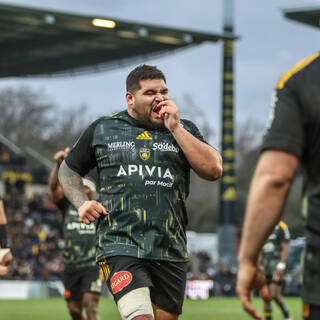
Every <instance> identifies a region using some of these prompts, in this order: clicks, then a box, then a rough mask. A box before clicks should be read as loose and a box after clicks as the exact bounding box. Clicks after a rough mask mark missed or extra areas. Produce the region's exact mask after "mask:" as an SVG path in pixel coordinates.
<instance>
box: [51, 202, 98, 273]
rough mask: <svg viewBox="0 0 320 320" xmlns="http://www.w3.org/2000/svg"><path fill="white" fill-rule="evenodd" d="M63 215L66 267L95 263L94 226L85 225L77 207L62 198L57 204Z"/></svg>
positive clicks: (80, 266) (78, 266)
mask: <svg viewBox="0 0 320 320" xmlns="http://www.w3.org/2000/svg"><path fill="white" fill-rule="evenodd" d="M57 205H58V207H59V208H60V209H61V211H62V213H63V216H64V250H63V255H64V262H65V265H66V267H67V268H72V269H73V268H75V269H79V268H83V267H89V266H95V265H96V226H95V224H94V223H91V224H90V225H86V224H85V223H84V222H82V221H81V219H80V218H79V216H78V211H77V209H76V208H75V207H74V206H73V205H72V204H71V203H70V202H69V201H68V200H67V199H66V198H63V199H62V200H61V201H60V202H59V203H58V204H57Z"/></svg>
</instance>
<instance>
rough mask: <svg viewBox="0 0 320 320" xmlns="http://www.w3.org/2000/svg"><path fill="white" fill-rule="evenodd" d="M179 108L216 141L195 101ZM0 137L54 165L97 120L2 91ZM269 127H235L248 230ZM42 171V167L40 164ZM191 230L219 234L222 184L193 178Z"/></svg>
mask: <svg viewBox="0 0 320 320" xmlns="http://www.w3.org/2000/svg"><path fill="white" fill-rule="evenodd" d="M178 105H181V106H183V107H182V108H181V113H182V114H183V115H184V116H185V117H186V118H189V119H192V120H193V121H194V122H195V123H196V124H197V126H198V127H199V129H200V131H201V132H202V133H203V135H204V137H205V139H206V140H207V141H209V142H210V141H213V140H214V139H215V137H216V132H215V131H214V129H213V128H212V126H211V125H210V119H209V118H208V115H206V114H205V113H204V112H203V111H202V110H201V109H200V108H199V107H198V106H197V104H196V103H195V101H194V99H193V98H192V96H190V95H185V96H184V97H183V99H182V101H181V103H178ZM0 114H1V117H0V133H1V134H2V135H3V136H5V137H6V138H7V139H9V140H10V141H12V142H13V143H15V144H16V145H17V146H19V147H20V148H22V149H25V148H26V147H30V148H32V149H33V150H35V151H36V152H38V153H39V154H41V156H43V157H45V158H47V159H50V160H52V157H53V155H54V153H55V152H56V151H57V150H60V149H64V148H65V147H66V146H72V145H73V143H74V142H75V141H76V139H77V138H78V137H79V136H80V134H81V132H82V131H83V130H84V129H85V128H86V127H87V125H88V124H89V123H90V122H92V121H93V120H94V118H92V117H90V116H89V114H88V110H87V107H86V106H85V105H80V106H77V107H73V108H68V110H65V109H61V108H59V107H58V106H57V105H55V104H54V103H53V102H51V101H50V98H49V97H48V96H46V95H45V94H44V93H42V92H38V91H35V90H33V89H31V88H29V87H20V88H9V87H8V88H4V89H2V90H0ZM263 132H264V127H263V125H262V124H261V123H259V122H258V121H257V120H254V119H248V120H247V121H244V122H242V123H238V122H236V124H235V136H236V137H235V149H236V190H237V205H236V213H235V214H236V221H237V224H238V226H239V227H241V225H242V221H243V216H244V211H245V205H246V201H247V194H248V189H249V185H250V181H251V178H252V174H253V172H254V169H255V166H256V163H257V160H258V157H259V153H260V151H259V150H260V145H261V141H262V136H263ZM34 165H36V164H34ZM301 181H302V173H301V172H299V173H298V174H297V178H296V182H295V184H294V185H293V187H292V192H291V194H290V197H289V200H288V203H287V206H286V209H285V215H284V220H285V222H286V223H287V224H288V225H289V228H290V229H291V232H292V233H293V236H294V237H297V236H301V235H303V218H302V215H301V189H302V182H301ZM187 208H188V212H189V226H188V229H190V230H194V231H197V232H215V231H216V229H217V221H218V216H219V182H214V183H212V182H208V181H205V180H202V179H200V178H199V177H197V176H196V175H195V174H193V173H191V187H190V197H189V199H188V201H187Z"/></svg>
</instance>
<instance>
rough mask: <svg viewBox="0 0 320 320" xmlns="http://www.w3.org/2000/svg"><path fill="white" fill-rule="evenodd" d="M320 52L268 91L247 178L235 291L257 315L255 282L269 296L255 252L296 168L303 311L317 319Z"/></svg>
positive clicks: (319, 314)
mask: <svg viewBox="0 0 320 320" xmlns="http://www.w3.org/2000/svg"><path fill="white" fill-rule="evenodd" d="M319 88H320V53H315V54H313V55H311V56H309V57H307V58H305V59H303V60H302V61H300V62H299V63H297V64H296V65H295V66H294V67H293V68H291V69H290V70H289V71H288V72H286V73H285V74H284V75H283V76H282V77H281V78H280V80H279V82H278V83H277V85H276V88H275V91H274V93H273V97H272V105H271V113H270V121H269V124H268V128H267V132H266V135H265V137H264V142H263V145H262V154H261V156H260V159H259V161H258V164H257V168H256V169H255V173H254V176H253V180H252V182H251V186H250V191H249V196H248V203H247V208H246V216H245V222H244V228H243V236H242V242H241V247H240V252H239V272H238V281H237V292H238V295H239V297H240V300H241V302H242V305H243V308H244V309H245V310H246V311H247V312H248V313H249V314H250V315H252V316H253V317H254V318H256V319H261V317H262V316H261V314H259V313H257V311H256V310H255V308H254V307H253V306H252V304H251V301H250V299H251V291H252V289H253V288H254V287H259V288H260V290H261V294H262V296H263V297H264V299H269V297H268V288H267V287H266V286H265V284H264V281H263V277H262V276H261V272H260V271H259V268H258V265H257V259H258V255H259V252H260V250H261V248H262V246H263V244H264V242H265V241H266V240H267V238H268V236H269V235H270V234H271V232H272V230H273V228H274V227H275V225H276V224H277V223H278V222H279V220H280V217H281V215H282V213H283V209H284V206H285V203H286V199H287V196H288V193H289V191H290V187H291V185H292V183H293V180H294V176H295V173H296V171H297V168H298V166H299V165H301V167H302V169H303V173H304V188H303V190H304V201H303V213H304V214H305V215H306V254H305V259H304V273H303V284H302V299H303V301H304V311H303V317H304V319H308V320H318V319H320V286H319V285H318V284H319V283H320V217H319V212H320V200H319V199H320V166H319V163H320V108H319V106H320V90H319Z"/></svg>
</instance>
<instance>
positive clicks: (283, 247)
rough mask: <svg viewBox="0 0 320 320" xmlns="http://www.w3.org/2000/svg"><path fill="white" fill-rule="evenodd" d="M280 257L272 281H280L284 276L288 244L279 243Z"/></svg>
mask: <svg viewBox="0 0 320 320" xmlns="http://www.w3.org/2000/svg"><path fill="white" fill-rule="evenodd" d="M280 247H281V256H280V261H279V262H278V264H277V267H276V271H275V274H274V276H273V277H274V280H275V281H280V280H281V279H282V277H283V275H284V272H285V270H286V266H287V260H288V256H289V242H287V241H286V242H281V244H280Z"/></svg>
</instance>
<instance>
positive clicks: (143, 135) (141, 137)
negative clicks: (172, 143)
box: [136, 131, 152, 140]
mask: <svg viewBox="0 0 320 320" xmlns="http://www.w3.org/2000/svg"><path fill="white" fill-rule="evenodd" d="M136 139H137V140H152V138H151V137H150V136H149V133H148V131H144V132H142V133H141V134H139V135H138V136H137V137H136Z"/></svg>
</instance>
